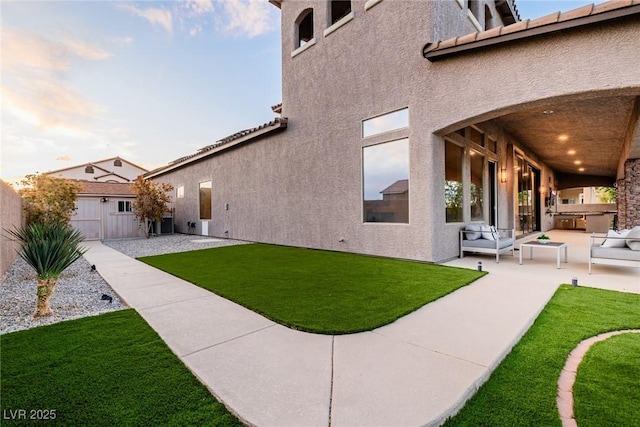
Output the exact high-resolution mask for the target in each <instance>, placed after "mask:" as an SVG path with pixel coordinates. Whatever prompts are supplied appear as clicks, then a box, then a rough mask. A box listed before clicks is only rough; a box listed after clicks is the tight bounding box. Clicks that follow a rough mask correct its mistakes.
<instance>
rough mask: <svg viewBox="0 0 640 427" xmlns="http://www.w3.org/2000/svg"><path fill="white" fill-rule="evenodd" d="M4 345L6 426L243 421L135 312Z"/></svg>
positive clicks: (41, 331)
mask: <svg viewBox="0 0 640 427" xmlns="http://www.w3.org/2000/svg"><path fill="white" fill-rule="evenodd" d="M0 345H1V349H2V366H1V374H2V375H1V377H2V379H1V384H2V403H1V405H0V407H1V409H2V414H3V419H2V425H3V426H4V425H27V424H38V423H36V422H35V421H36V420H38V419H40V420H42V419H43V418H45V417H48V419H49V420H51V418H52V417H53V418H55V419H54V420H53V421H48V423H50V424H51V425H85V426H124V425H130V426H132V425H147V426H154V425H175V426H184V425H216V426H241V425H242V424H241V423H240V422H239V421H238V420H237V419H236V418H235V417H234V416H233V415H232V414H230V413H229V412H228V411H227V410H226V408H225V407H224V406H223V405H222V404H220V403H218V402H217V401H216V400H215V398H213V396H212V395H211V394H210V393H209V391H208V390H207V388H206V387H205V386H204V385H202V384H201V383H200V382H199V381H198V380H197V379H196V378H195V377H194V376H193V375H192V374H191V372H189V370H188V369H187V368H186V367H185V366H184V365H183V364H182V362H181V361H180V360H179V359H178V358H177V357H176V356H175V355H174V354H173V353H172V352H171V350H169V348H168V347H167V346H166V345H165V343H164V342H163V341H162V340H161V339H160V337H158V335H157V334H156V333H155V332H154V331H153V330H152V329H151V328H150V327H149V326H148V325H147V323H146V322H145V321H144V320H143V319H142V318H141V317H140V316H139V315H138V314H137V313H136V312H135V311H134V310H123V311H117V312H112V313H108V314H104V315H101V316H96V317H87V318H83V319H79V320H73V321H68V322H62V323H57V324H54V325H50V326H42V327H39V328H34V329H30V330H26V331H20V332H14V333H10V334H5V335H2V336H0ZM21 410H24V411H25V412H24V413H22V412H20V411H21ZM24 417H26V418H27V420H26V421H25V420H24ZM12 418H13V420H12ZM21 418H22V419H21ZM31 418H33V420H31ZM46 423H47V422H45V421H42V422H41V424H43V425H45V424H46Z"/></svg>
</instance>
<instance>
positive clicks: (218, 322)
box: [139, 293, 275, 356]
mask: <svg viewBox="0 0 640 427" xmlns="http://www.w3.org/2000/svg"><path fill="white" fill-rule="evenodd" d="M208 294H209V295H208V296H206V297H204V298H200V299H196V300H187V301H180V302H176V303H173V304H165V305H161V306H155V307H151V308H147V309H140V310H139V312H140V314H141V315H142V317H144V319H145V320H146V321H147V323H149V325H151V327H153V328H154V329H155V330H158V331H163V335H162V337H163V339H164V341H165V342H166V343H167V344H168V345H169V347H171V349H172V350H173V352H174V353H176V354H177V355H178V356H185V355H188V354H190V353H193V352H196V351H199V350H203V349H205V348H208V347H211V346H214V345H216V344H220V343H223V342H225V341H229V340H232V339H234V338H237V337H240V336H244V335H247V334H250V333H252V332H255V331H258V330H260V329H264V328H266V327H269V326H273V325H275V323H274V322H272V321H271V320H268V319H266V318H265V317H263V316H260V315H259V314H256V313H253V312H252V311H249V312H248V313H247V309H246V308H244V307H241V306H239V305H238V304H235V303H233V302H231V301H228V300H225V299H224V298H221V297H219V296H217V295H214V294H211V293H208ZM187 331H188V333H185V332H187Z"/></svg>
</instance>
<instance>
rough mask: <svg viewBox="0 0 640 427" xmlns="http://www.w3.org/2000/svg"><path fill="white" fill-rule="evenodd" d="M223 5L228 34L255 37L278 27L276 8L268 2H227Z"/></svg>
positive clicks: (225, 28)
mask: <svg viewBox="0 0 640 427" xmlns="http://www.w3.org/2000/svg"><path fill="white" fill-rule="evenodd" d="M222 5H223V8H224V11H225V13H226V24H225V25H224V30H225V31H226V32H229V33H236V34H238V33H240V34H242V35H247V36H249V37H255V36H259V35H261V34H264V33H267V32H269V31H271V30H273V29H274V28H275V26H276V23H277V21H276V19H275V11H274V10H273V9H275V8H274V7H273V5H270V4H269V3H268V2H266V1H259V0H248V1H247V0H226V1H224V2H223V3H222Z"/></svg>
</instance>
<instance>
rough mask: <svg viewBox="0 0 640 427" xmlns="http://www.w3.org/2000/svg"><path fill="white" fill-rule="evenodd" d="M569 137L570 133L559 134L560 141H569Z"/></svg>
mask: <svg viewBox="0 0 640 427" xmlns="http://www.w3.org/2000/svg"><path fill="white" fill-rule="evenodd" d="M568 139H569V135H565V134H562V135H558V141H562V142H564V141H567V140H568Z"/></svg>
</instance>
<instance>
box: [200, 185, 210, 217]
mask: <svg viewBox="0 0 640 427" xmlns="http://www.w3.org/2000/svg"><path fill="white" fill-rule="evenodd" d="M200 219H211V181H207V182H201V183H200Z"/></svg>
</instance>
